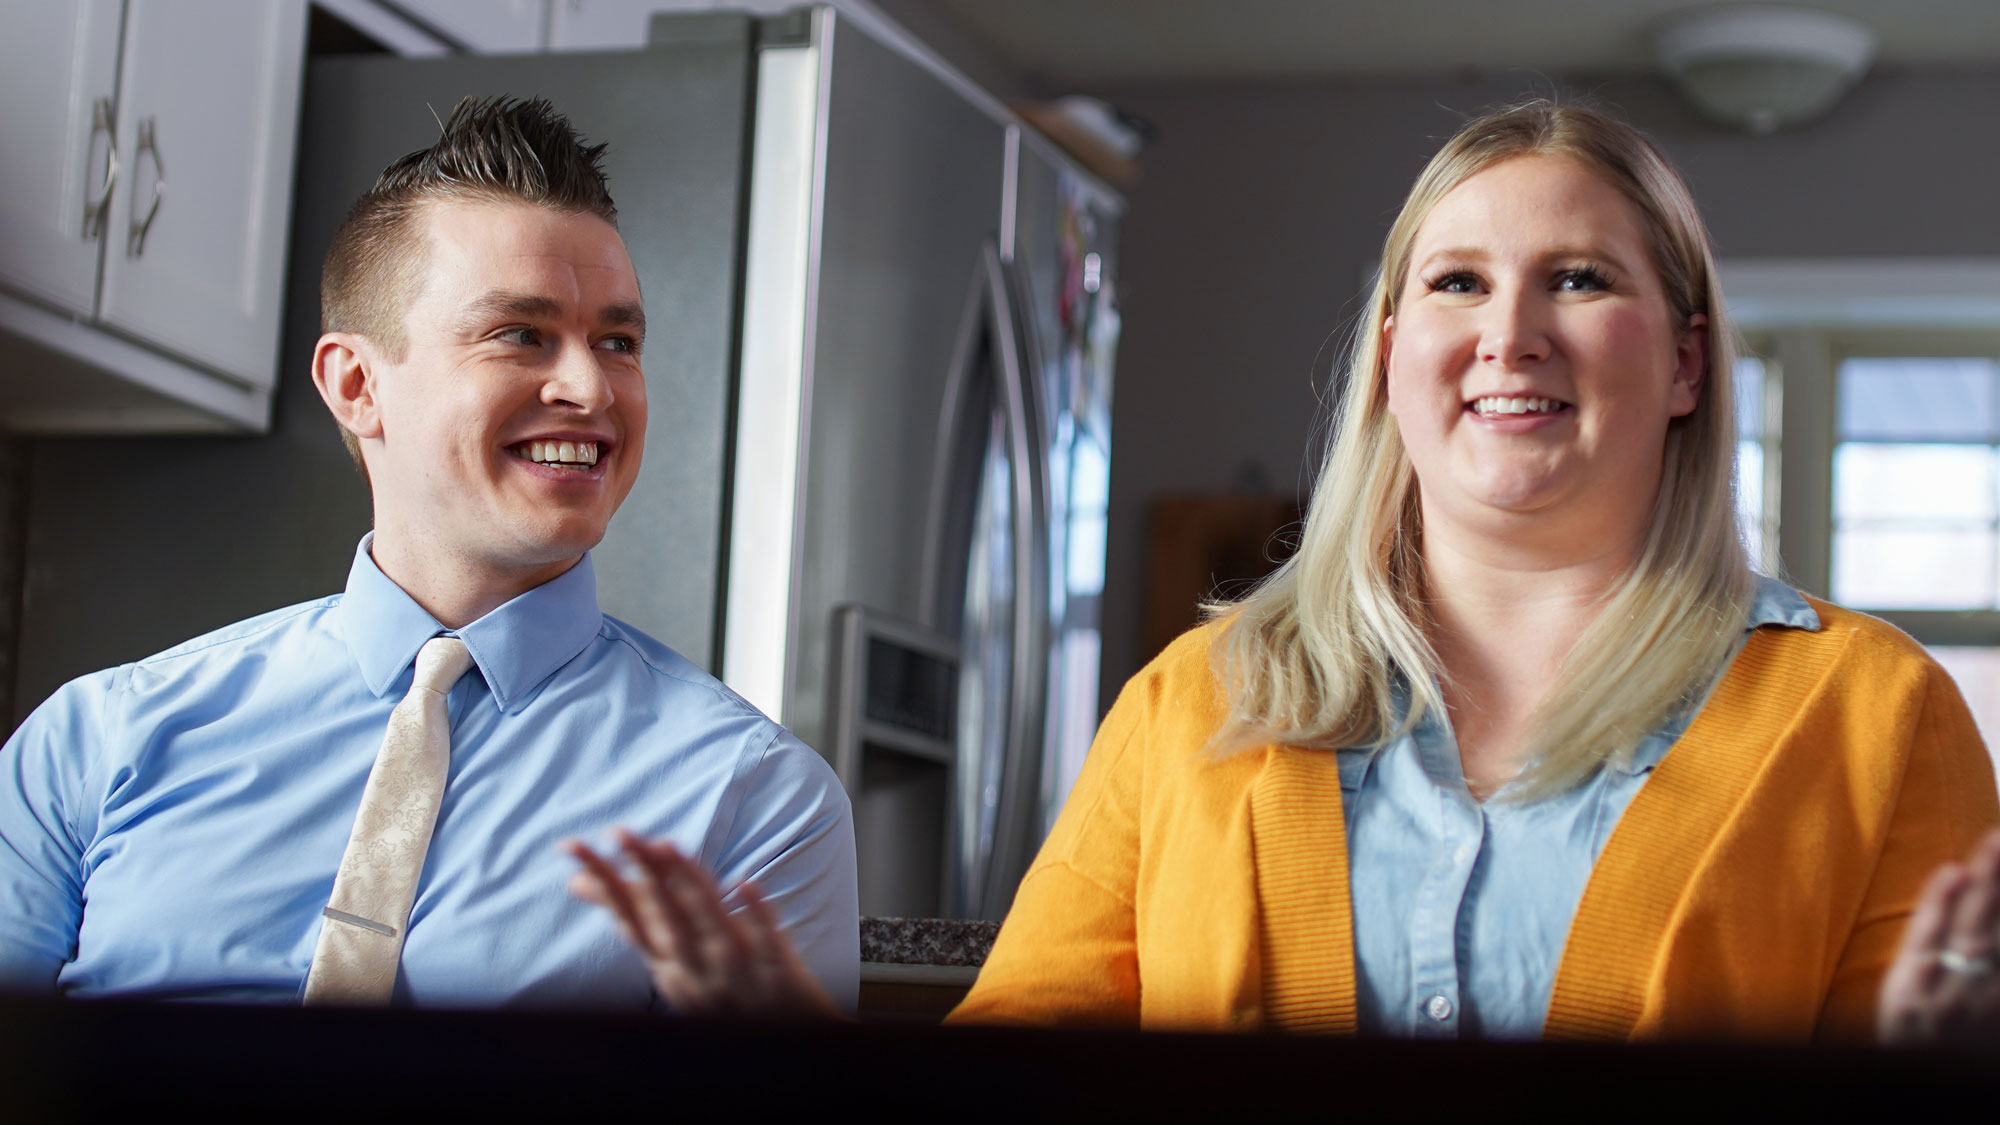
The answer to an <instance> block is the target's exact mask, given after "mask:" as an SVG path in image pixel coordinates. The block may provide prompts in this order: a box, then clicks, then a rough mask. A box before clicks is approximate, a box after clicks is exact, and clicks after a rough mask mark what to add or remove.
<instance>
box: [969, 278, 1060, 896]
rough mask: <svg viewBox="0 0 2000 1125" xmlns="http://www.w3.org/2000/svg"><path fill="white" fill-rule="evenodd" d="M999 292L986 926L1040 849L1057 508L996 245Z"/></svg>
mask: <svg viewBox="0 0 2000 1125" xmlns="http://www.w3.org/2000/svg"><path fill="white" fill-rule="evenodd" d="M986 262H987V268H988V270H989V271H990V275H991V280H992V285H991V286H990V292H991V293H992V300H993V334H994V340H993V343H994V352H995V354H996V358H997V359H998V360H999V363H998V365H997V366H998V369H999V371H998V373H999V382H1000V386H999V388H998V389H999V392H1000V393H999V396H998V397H999V399H1000V401H1001V402H1002V403H1003V404H1004V405H1005V410H1006V413H1007V418H1008V435H1009V436H1008V440H1009V450H1008V452H1009V455H1010V457H1011V459H1012V461H1013V463H1014V473H1013V478H1012V479H1013V485H1014V505H1013V507H1014V519H1015V528H1016V531H1015V535H1016V537H1017V538H1016V540H1015V542H1016V544H1017V547H1016V550H1015V552H1014V568H1015V569H1014V581H1015V587H1014V588H1015V591H1016V594H1015V598H1014V667H1013V674H1012V676H1011V677H1010V684H1011V694H1012V698H1010V699H1009V700H1008V723H1007V757H1006V760H1005V763H1004V765H1003V774H1002V781H1001V785H1000V799H999V810H998V815H997V816H996V817H995V818H994V821H995V823H994V841H993V854H992V857H991V861H990V863H989V866H988V868H987V871H986V877H985V879H984V880H983V882H984V889H983V893H982V895H981V899H982V901H981V903H980V908H981V910H980V915H981V917H984V918H988V919H994V920H998V919H1000V918H1003V917H1005V916H1006V913H1007V908H1008V907H1009V906H1010V905H1011V904H1012V903H1013V901H1014V891H1015V889H1016V887H1017V886H1018V884H1019V881H1020V878H1021V876H1022V875H1023V874H1024V873H1025V872H1026V871H1027V868H1028V864H1029V862H1030V861H1031V860H1032V858H1033V855H1032V852H1033V851H1034V849H1035V847H1036V845H1037V843H1038V841H1037V840H1036V838H1035V822H1036V820H1037V819H1038V818H1037V816H1036V813H1037V798H1038V797H1039V796H1040V792H1041V775H1042V739H1043V735H1044V732H1045V728H1046V725H1047V722H1046V720H1047V714H1046V711H1047V706H1048V676H1049V644H1050V627H1049V565H1050V560H1049V543H1050V535H1051V532H1050V528H1049V499H1048V465H1047V458H1048V442H1047V440H1045V436H1044V435H1043V433H1042V409H1041V399H1040V395H1039V394H1038V393H1037V392H1038V390H1039V379H1038V376H1039V374H1040V372H1041V363H1040V360H1039V356H1038V349H1037V347H1036V344H1035V337H1034V329H1033V326H1032V325H1030V324H1029V323H1028V320H1027V310H1028V309H1029V308H1030V307H1031V306H1030V305H1029V303H1028V301H1027V300H1026V294H1025V293H1024V292H1023V291H1022V285H1021V283H1020V281H1019V280H1018V274H1017V272H1016V271H1015V270H1014V269H1013V268H1012V267H1011V266H1010V265H1009V264H1008V263H1006V262H1003V261H1002V260H1001V258H1000V252H999V249H998V247H996V246H993V245H992V244H990V243H989V244H988V247H987V251H986Z"/></svg>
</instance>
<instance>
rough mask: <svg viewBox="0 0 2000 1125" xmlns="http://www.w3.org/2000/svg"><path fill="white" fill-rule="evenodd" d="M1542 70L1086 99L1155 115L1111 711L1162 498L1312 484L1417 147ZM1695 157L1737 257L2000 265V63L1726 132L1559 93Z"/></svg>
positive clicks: (1635, 90)
mask: <svg viewBox="0 0 2000 1125" xmlns="http://www.w3.org/2000/svg"><path fill="white" fill-rule="evenodd" d="M1553 86H1554V84H1552V83H1551V82H1550V81H1549V80H1547V79H1542V78H1533V77H1526V76H1524V77H1522V78H1520V79H1482V80H1473V81H1466V80H1454V79H1450V78H1438V79H1428V80H1425V79H1409V80H1397V81H1374V82H1323V83H1294V84H1282V85H1278V84H1199V85H1194V84H1177V85H1134V86H1123V87H1110V88H1105V89H1101V90H1096V91H1093V92H1094V93H1099V94H1101V95H1102V96H1104V97H1106V98H1108V99H1110V100H1112V101H1113V102H1115V103H1117V104H1118V105H1120V106H1122V107H1124V108H1126V109H1129V110H1131V111H1133V112H1136V113H1139V114H1142V115H1144V116H1146V117H1149V118H1151V119H1153V121H1155V122H1156V123H1157V124H1158V125H1159V126H1160V128H1161V132H1162V138H1161V140H1160V142H1159V143H1158V144H1157V145H1156V146H1155V147H1153V148H1152V149H1150V150H1148V151H1147V153H1146V154H1145V156H1144V165H1145V172H1146V178H1145V181H1144V182H1143V183H1142V184H1140V185H1139V186H1138V187H1137V188H1135V189H1133V190H1132V192H1131V193H1130V199H1131V210H1130V212H1129V213H1128V215H1127V217H1126V220H1125V223H1124V226H1123V228H1122V240H1123V246H1124V253H1123V259H1124V260H1123V277H1122V278H1121V283H1122V284H1121V288H1120V291H1119V292H1120V297H1121V300H1122V310H1123V313H1124V318H1125V320H1124V325H1125V334H1124V339H1123V341H1122V342H1121V345H1120V351H1119V374H1118V390H1117V397H1116V405H1115V408H1114V422H1113V427H1112V434H1113V442H1112V485H1111V531H1110V534H1111V543H1110V558H1109V575H1110V580H1109V582H1108V583H1107V586H1106V595H1105V622H1104V624H1105V639H1104V672H1103V677H1104V687H1105V694H1104V697H1103V698H1104V701H1105V703H1106V705H1107V706H1108V705H1109V703H1110V701H1111V699H1112V698H1113V694H1112V693H1114V692H1115V691H1116V690H1117V688H1118V687H1119V685H1121V684H1122V683H1123V682H1124V680H1125V679H1126V678H1127V677H1128V676H1130V675H1131V674H1132V673H1133V672H1134V671H1136V670H1137V668H1138V666H1139V664H1140V663H1141V662H1142V661H1143V660H1144V658H1145V656H1146V654H1143V653H1141V652H1140V651H1139V633H1140V619H1139V614H1140V605H1141V600H1142V595H1143V589H1144V582H1145V559H1144V557H1143V555H1144V534H1145V527H1144V520H1145V508H1146V504H1147V503H1148V501H1149V500H1151V499H1152V498H1153V497H1155V496H1158V495H1160V494H1162V493H1168V492H1186V491H1209V490H1223V489H1226V488H1228V487H1230V486H1231V484H1232V482H1233V481H1234V480H1235V479H1236V478H1237V476H1238V475H1239V473H1240V472H1241V469H1242V466H1243V465H1244V464H1245V463H1246V462H1251V461H1254V462H1256V463H1259V464H1261V465H1262V466H1263V467H1264V469H1265V471H1267V472H1268V474H1269V476H1270V479H1271V480H1272V481H1273V482H1275V483H1277V484H1278V485H1279V486H1281V487H1282V486H1285V485H1288V484H1290V483H1291V482H1293V481H1295V480H1296V481H1298V482H1299V484H1300V486H1301V488H1304V487H1307V486H1309V485H1310V471H1311V466H1308V465H1306V464H1305V463H1304V462H1305V457H1306V451H1307V445H1308V439H1309V438H1310V437H1311V436H1312V435H1313V434H1314V432H1315V427H1316V426H1319V425H1321V424H1322V422H1321V420H1320V415H1319V414H1318V412H1317V400H1316V398H1315V394H1314V387H1315V385H1321V386H1323V385H1324V383H1325V380H1326V375H1327V372H1328V370H1329V368H1330V366H1331V365H1332V363H1333V361H1334V359H1335V358H1336V356H1337V355H1338V353H1339V350H1340V349H1339V347H1338V343H1339V341H1338V336H1339V334H1340V332H1341V330H1342V329H1343V328H1345V327H1346V326H1347V325H1348V323H1349V321H1350V319H1351V318H1352V316H1353V314H1354V313H1355V311H1356V307H1357V305H1358V301H1359V297H1360V293H1359V290H1360V283H1361V278H1362V276H1363V274H1364V272H1365V271H1366V270H1367V269H1368V268H1369V266H1370V265H1371V264H1372V262H1373V260H1374V257H1375V255H1376V254H1378V253H1379V251H1380V248H1381V240H1382V238H1383V236H1384V235H1385V234H1386V233H1387V230H1388V225H1389V223H1390V221H1391V220H1392V219H1393V218H1394V216H1395V212H1396V208H1397V207H1398V206H1399V205H1400V203H1401V201H1402V196H1403V193H1404V192H1405V191H1407V190H1408V187H1409V184H1410V181H1411V180H1412V179H1414V178H1415V176H1416V174H1417V172H1418V170H1419V169H1420V168H1421V167H1422V166H1423V162H1424V160H1425V159H1426V158H1427V157H1428V156H1429V154H1430V153H1431V152H1432V151H1433V150H1434V149H1435V148H1436V147H1437V144H1438V143H1439V142H1440V141H1441V140H1442V139H1443V138H1444V137H1446V136H1448V135H1449V134H1450V133H1451V131H1452V130H1453V129H1454V128H1455V127H1456V125H1457V124H1458V123H1459V122H1460V121H1462V120H1463V118H1464V115H1465V114H1466V113H1468V112H1470V111H1473V110H1477V109H1479V108H1481V107H1484V106H1488V105H1492V104H1496V103H1501V102H1506V101H1511V100H1514V99H1516V98H1518V97H1522V96H1527V95H1531V94H1535V93H1545V92H1547V91H1549V90H1550V89H1551V88H1552V87H1553ZM1561 88H1563V89H1566V90H1575V91H1582V92H1586V93H1591V94H1593V95H1594V96H1595V97H1596V98H1597V99H1598V100H1599V101H1600V102H1602V103H1608V104H1610V105H1611V106H1612V107H1613V108H1614V109H1616V110H1617V111H1619V112H1620V113H1621V114H1622V115H1623V116H1625V117H1626V119H1628V120H1630V121H1632V122H1633V123H1635V124H1637V125H1639V126H1640V127H1641V128H1644V129H1646V130H1647V131H1648V132H1649V133H1651V134H1652V135H1653V137H1654V138H1655V139H1656V140H1658V141H1659V142H1660V143H1661V144H1662V146H1663V147H1664V148H1665V149H1666V150H1667V151H1668V153H1669V155H1670V156H1671V157H1672V158H1673V159H1674V160H1675V161H1676V162H1677V163H1678V164H1679V165H1680V167H1681V169H1682V171H1683V172H1684V173H1685V174H1686V176H1687V178H1688V180H1689V182H1690V183H1691V185H1692V186H1693V188H1694V192H1695V195H1696V197H1697V199H1698V200H1699V201H1700V203H1701V206H1702V210H1703V213H1704V214H1705V215H1706V217H1707V219H1708V222H1709V225H1710V228H1711V231H1712V233H1713V234H1714V237H1715V241H1716V244H1717V246H1718V248H1719V250H1720V252H1721V253H1722V254H1723V255H1724V256H1725V257H1787V256H1798V257H1826V256H1871V255H1883V256H1889V255H1896V256H1904V255H1911V256H1914V255H1940V256H1965V255H2000V194H1997V193H1996V190H1995V185H1996V184H2000V129H1996V127H1995V126H1994V124H1993V122H1994V121H1995V120H1996V117H2000V71H1992V70H1988V71H1961V72H1932V73H1921V74H1896V73H1888V74H1878V75H1875V76H1873V77H1871V78H1869V79H1868V80H1867V81H1866V82H1865V83H1864V84H1863V85H1862V86H1861V87H1859V88H1858V89H1857V90H1856V91H1854V93H1853V94H1851V95H1850V96H1849V98H1848V99H1847V101H1846V102H1845V103H1843V104H1842V105H1841V106H1840V107H1839V108H1838V109H1837V110H1836V111H1835V113H1834V114H1833V116H1832V117H1830V118H1829V119H1827V120H1825V121H1823V122H1820V123H1818V124H1816V125H1813V126H1811V127H1808V128H1805V129H1802V130H1799V131H1797V132H1793V133H1787V134H1781V135H1779V136H1775V137H1766V138H1753V137H1746V136H1734V135H1730V134H1725V133H1721V132H1718V131H1716V130H1714V129H1712V128H1710V127H1708V126H1706V125H1704V124H1702V123H1701V122H1700V121H1699V120H1697V119H1695V118H1694V117H1693V116H1692V115H1691V114H1690V113H1688V112H1687V111H1686V110H1684V109H1682V108H1681V106H1680V104H1679V103H1678V102H1677V101H1676V100H1675V98H1674V96H1673V95H1672V93H1671V91H1669V90H1668V89H1666V88H1665V87H1664V86H1662V85H1661V84H1659V83H1657V82H1654V81H1650V80H1638V79H1632V80H1623V81H1619V80H1607V81H1591V82H1574V83H1564V84H1562V87H1561Z"/></svg>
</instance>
